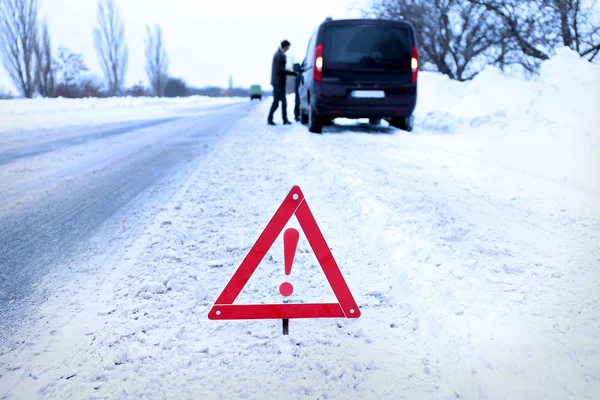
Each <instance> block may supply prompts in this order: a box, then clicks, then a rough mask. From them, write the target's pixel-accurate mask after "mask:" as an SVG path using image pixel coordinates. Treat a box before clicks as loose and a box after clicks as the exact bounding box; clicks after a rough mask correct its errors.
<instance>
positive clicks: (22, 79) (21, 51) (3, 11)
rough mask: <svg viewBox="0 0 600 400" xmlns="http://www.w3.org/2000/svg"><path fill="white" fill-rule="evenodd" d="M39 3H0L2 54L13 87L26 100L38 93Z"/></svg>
mask: <svg viewBox="0 0 600 400" xmlns="http://www.w3.org/2000/svg"><path fill="white" fill-rule="evenodd" d="M38 10H39V3H38V0H0V52H1V53H2V61H3V64H4V67H5V68H6V70H7V72H8V75H9V76H10V78H11V79H12V81H13V83H14V85H15V86H16V87H17V88H18V89H19V90H20V91H21V93H22V94H23V96H24V97H26V98H31V97H33V94H34V92H35V50H36V45H37V17H38Z"/></svg>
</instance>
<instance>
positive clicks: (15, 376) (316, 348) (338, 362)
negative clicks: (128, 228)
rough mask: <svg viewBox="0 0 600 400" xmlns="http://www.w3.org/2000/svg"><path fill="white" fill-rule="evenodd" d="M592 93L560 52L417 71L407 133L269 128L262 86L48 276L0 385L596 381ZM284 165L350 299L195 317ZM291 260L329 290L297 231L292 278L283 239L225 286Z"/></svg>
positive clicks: (495, 392)
mask: <svg viewBox="0 0 600 400" xmlns="http://www.w3.org/2000/svg"><path fill="white" fill-rule="evenodd" d="M599 97H600V69H599V67H598V66H594V65H591V64H588V63H586V62H583V61H581V60H579V59H578V58H577V57H575V56H574V55H573V53H571V52H569V51H561V52H559V54H558V55H557V57H555V58H554V59H552V60H550V61H548V62H547V63H545V65H544V68H543V71H542V76H541V78H540V80H539V81H536V82H525V81H521V80H516V79H512V78H507V77H503V76H501V74H500V73H499V72H498V71H495V70H493V69H490V70H487V71H485V72H484V73H483V74H482V75H481V76H479V77H477V78H476V79H475V80H474V81H473V82H469V83H456V82H451V81H448V80H447V79H445V78H444V77H442V76H439V75H437V74H431V73H422V74H421V75H420V97H419V106H418V112H417V123H418V125H417V127H416V129H415V131H414V132H413V133H406V132H401V131H397V130H394V129H391V128H389V127H387V126H385V125H384V126H380V127H373V126H369V125H367V124H365V123H360V122H359V123H358V124H357V123H356V122H354V121H340V123H339V124H337V125H336V126H334V127H330V128H326V129H325V132H324V134H323V135H314V134H310V133H308V132H307V130H306V129H305V127H302V126H300V125H297V126H294V127H282V126H279V127H267V126H266V124H265V122H266V121H265V119H266V117H265V116H266V111H267V108H268V106H269V105H268V104H267V103H266V102H264V103H263V104H262V105H261V106H260V107H259V109H257V111H256V112H255V113H253V114H252V115H251V116H250V117H248V118H246V119H244V120H242V121H239V122H238V125H236V128H235V129H234V130H232V132H231V135H230V137H229V138H228V140H226V141H225V142H223V144H222V145H221V146H220V148H219V149H218V150H217V151H216V152H215V153H214V154H213V155H212V157H210V158H209V159H208V160H205V161H204V162H202V164H199V165H198V168H197V169H196V171H195V172H194V173H193V174H192V175H191V176H190V178H189V179H188V180H187V181H186V182H185V183H184V184H183V185H182V187H181V188H180V189H179V190H178V192H177V194H176V195H175V196H174V197H173V198H171V200H170V201H169V202H168V203H165V204H164V207H163V208H162V209H161V210H159V212H157V213H156V216H155V218H154V221H153V222H152V223H151V224H149V225H148V226H147V227H146V229H145V230H144V233H143V234H142V235H140V236H138V237H135V238H128V240H126V241H124V249H125V250H124V254H123V256H122V257H120V259H115V261H114V264H111V265H103V266H95V267H94V268H92V269H91V270H90V274H92V275H93V276H94V277H96V278H95V279H87V278H86V277H85V276H80V275H77V276H73V277H72V278H71V280H70V281H62V282H60V285H55V286H56V287H58V288H59V289H57V290H56V295H55V296H54V297H52V298H50V299H49V300H48V301H47V302H46V303H45V304H43V305H42V306H41V308H40V310H39V316H38V317H39V322H38V324H37V326H36V327H33V328H31V329H30V330H29V331H25V332H23V333H22V334H21V335H19V336H18V337H15V338H14V339H13V340H12V341H11V343H10V344H9V345H10V346H9V349H8V350H3V351H2V353H0V389H1V391H0V396H5V397H6V398H7V399H12V398H32V397H35V396H36V395H37V396H38V397H41V398H86V399H87V398H111V399H119V398H148V399H153V398H157V399H158V398H206V399H213V398H215V399H219V398H223V399H230V398H256V399H263V398H293V399H296V398H310V399H326V398H327V399H330V398H338V399H349V398H384V399H396V398H410V399H425V398H428V399H429V398H435V399H438V398H439V399H456V398H464V399H479V398H481V399H485V398H489V399H538V398H547V399H565V398H573V399H594V398H597V396H598V393H600V229H599V228H600V179H599V174H600V166H599V161H598V160H600V124H599V121H598V113H597V104H599V103H600V102H599V100H600V98H599ZM290 108H291V107H290ZM290 111H291V110H290ZM296 184H297V185H299V186H300V187H301V188H302V190H303V191H304V194H305V196H306V199H307V201H308V203H309V204H310V207H311V209H312V211H313V213H314V215H315V218H316V220H317V222H318V223H319V225H320V227H321V229H322V231H323V234H324V236H325V238H326V240H327V241H328V244H329V246H330V247H331V248H332V251H333V254H334V256H335V257H336V259H337V262H338V264H339V265H340V267H341V270H342V273H343V275H344V276H345V278H346V280H347V283H348V285H349V287H350V289H351V290H352V292H353V294H354V296H355V299H356V300H357V302H358V304H359V307H360V308H361V311H362V316H361V318H359V319H356V320H327V319H325V320H292V321H291V322H290V335H289V336H282V334H281V322H280V321H250V322H248V321H236V322H220V321H210V320H208V319H207V314H208V311H209V310H210V308H211V307H212V304H213V302H214V300H215V299H216V297H217V296H218V295H219V294H220V292H221V290H222V288H223V287H224V286H225V284H226V283H227V282H228V280H229V278H230V277H231V276H232V274H233V273H234V272H235V270H236V268H237V267H238V265H239V263H240V262H241V260H242V259H243V257H244V256H245V255H246V254H247V252H248V250H249V249H250V247H251V246H252V244H253V242H254V240H256V238H257V237H258V235H259V234H260V232H261V231H262V229H263V228H264V226H265V224H266V223H267V222H268V220H269V218H270V217H271V215H272V214H273V212H274V211H275V210H276V209H277V207H278V206H279V204H280V202H281V200H282V199H283V197H284V196H285V195H286V194H287V192H288V190H289V189H290V187H291V186H292V185H296ZM292 225H293V226H297V224H296V223H295V222H294V223H292ZM98 277H101V278H98ZM287 279H289V280H290V281H291V282H292V283H293V284H294V287H295V293H294V295H293V296H292V297H291V301H332V300H333V293H332V292H331V290H330V288H329V287H328V285H327V282H326V280H325V278H324V276H323V273H322V271H321V270H320V268H319V267H318V263H317V261H316V258H315V256H314V255H313V253H312V250H311V249H310V246H309V245H308V243H307V241H306V239H305V237H304V236H303V235H302V234H301V239H300V244H299V248H298V254H297V256H296V260H295V262H294V267H293V269H292V274H291V276H290V278H286V277H285V275H284V273H283V243H282V239H281V238H279V239H278V240H277V242H276V243H275V244H274V246H273V248H272V249H271V251H270V252H269V254H268V255H267V257H266V259H265V260H264V261H263V262H262V264H261V265H260V266H259V268H258V270H257V272H256V273H255V275H254V276H253V277H252V278H251V280H250V281H249V283H248V285H247V286H246V287H245V288H244V291H243V292H242V294H241V295H240V297H239V298H238V300H237V301H238V302H247V303H269V302H280V301H281V296H280V295H279V294H278V287H279V284H280V283H281V282H283V281H284V280H287ZM47 285H48V287H51V286H52V282H48V283H47Z"/></svg>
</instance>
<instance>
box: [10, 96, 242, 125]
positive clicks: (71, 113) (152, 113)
mask: <svg viewBox="0 0 600 400" xmlns="http://www.w3.org/2000/svg"><path fill="white" fill-rule="evenodd" d="M242 101H248V99H246V98H239V97H232V98H212V97H206V96H190V97H181V98H155V97H113V98H106V99H98V98H86V99H65V98H58V99H43V98H38V99H17V100H1V101H0V121H2V124H1V125H0V132H2V131H9V130H19V131H22V130H33V129H44V128H57V127H61V126H69V125H90V124H102V123H106V122H117V121H123V120H135V119H143V118H155V117H160V116H164V115H167V114H168V115H173V114H175V113H176V114H182V113H186V112H197V111H201V110H202V109H203V108H210V106H211V105H222V104H233V103H239V102H242Z"/></svg>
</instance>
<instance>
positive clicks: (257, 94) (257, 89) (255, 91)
mask: <svg viewBox="0 0 600 400" xmlns="http://www.w3.org/2000/svg"><path fill="white" fill-rule="evenodd" d="M262 95H263V92H262V87H261V86H260V85H252V86H250V100H254V99H258V100H262Z"/></svg>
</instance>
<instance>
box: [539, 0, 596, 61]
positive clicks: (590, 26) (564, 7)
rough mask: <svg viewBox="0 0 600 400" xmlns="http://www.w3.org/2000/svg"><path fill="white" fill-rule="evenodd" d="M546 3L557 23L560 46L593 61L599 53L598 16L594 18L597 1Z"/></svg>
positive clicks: (551, 0) (568, 0)
mask: <svg viewBox="0 0 600 400" xmlns="http://www.w3.org/2000/svg"><path fill="white" fill-rule="evenodd" d="M547 1H548V2H549V5H550V8H552V9H553V10H554V13H555V15H556V19H557V20H558V21H557V22H559V24H556V25H558V26H560V31H559V33H560V37H561V39H562V44H563V45H564V46H568V47H570V48H571V49H573V50H575V51H576V52H577V53H579V55H581V56H582V57H585V58H587V59H588V60H589V61H593V60H594V59H595V58H596V56H597V55H598V53H600V16H596V18H594V8H595V7H594V6H595V5H597V1H587V2H584V1H582V0H547ZM556 25H554V26H556Z"/></svg>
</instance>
